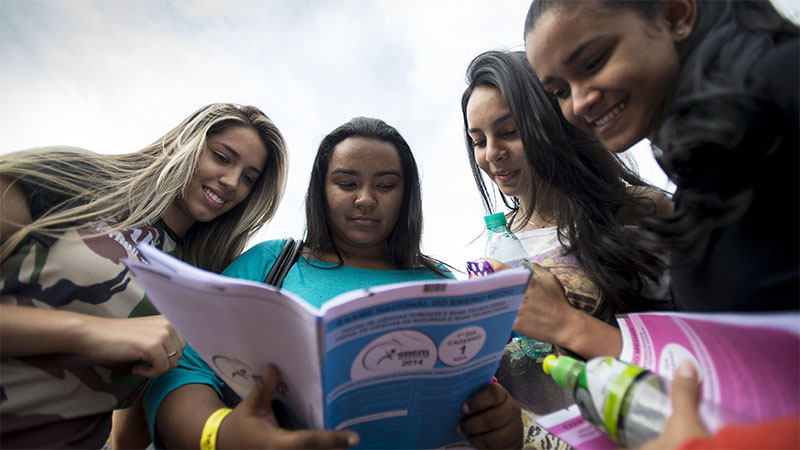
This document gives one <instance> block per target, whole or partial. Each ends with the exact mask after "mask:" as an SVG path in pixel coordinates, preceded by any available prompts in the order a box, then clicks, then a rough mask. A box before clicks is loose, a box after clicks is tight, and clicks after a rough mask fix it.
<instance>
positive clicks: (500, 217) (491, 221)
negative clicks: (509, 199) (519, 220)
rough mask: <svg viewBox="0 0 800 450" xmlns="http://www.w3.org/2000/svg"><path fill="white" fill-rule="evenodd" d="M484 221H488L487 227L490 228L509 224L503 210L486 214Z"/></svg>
mask: <svg viewBox="0 0 800 450" xmlns="http://www.w3.org/2000/svg"><path fill="white" fill-rule="evenodd" d="M483 221H484V222H486V228H488V229H490V230H491V229H492V228H497V227H504V226H506V224H508V222H506V214H505V213H501V212H499V213H497V214H492V215H491V216H486V217H484V218H483Z"/></svg>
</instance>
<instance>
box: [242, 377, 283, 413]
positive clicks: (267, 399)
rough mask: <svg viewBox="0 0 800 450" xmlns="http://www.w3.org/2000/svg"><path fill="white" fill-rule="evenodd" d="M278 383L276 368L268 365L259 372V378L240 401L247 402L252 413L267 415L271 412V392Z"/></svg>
mask: <svg viewBox="0 0 800 450" xmlns="http://www.w3.org/2000/svg"><path fill="white" fill-rule="evenodd" d="M277 385H278V369H277V368H276V367H275V366H273V365H269V366H267V367H265V368H264V371H263V372H262V373H261V379H260V380H259V381H258V383H256V386H255V387H254V388H253V390H252V391H251V392H250V394H249V395H248V396H247V398H246V399H244V401H243V402H242V403H246V404H247V408H248V409H250V410H251V411H252V412H253V414H255V415H257V416H269V415H271V414H272V407H271V403H272V393H273V392H275V387H276V386H277Z"/></svg>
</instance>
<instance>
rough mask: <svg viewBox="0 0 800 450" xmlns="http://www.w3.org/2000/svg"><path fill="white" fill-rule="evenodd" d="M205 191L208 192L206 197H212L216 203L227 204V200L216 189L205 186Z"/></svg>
mask: <svg viewBox="0 0 800 450" xmlns="http://www.w3.org/2000/svg"><path fill="white" fill-rule="evenodd" d="M203 192H204V193H205V194H206V197H208V198H209V199H211V201H213V202H214V203H216V204H217V205H219V206H222V205H224V204H225V202H227V200H225V199H224V198H222V197H220V196H219V195H217V194H216V193H215V192H214V191H212V190H211V189H209V188H206V187H204V188H203Z"/></svg>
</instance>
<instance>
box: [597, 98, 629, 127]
mask: <svg viewBox="0 0 800 450" xmlns="http://www.w3.org/2000/svg"><path fill="white" fill-rule="evenodd" d="M625 106H627V105H626V104H625V102H620V103H619V104H618V105H617V106H615V107H613V108H611V111H609V112H608V113H606V115H605V116H603V117H601V118H599V119H597V120H595V121H594V122H590V123H591V124H592V126H594V127H602V126H603V125H605V124H607V123H608V122H611V120H612V119H614V118H615V117H617V116H618V115H619V113H621V112H622V111H623V110H624V109H625Z"/></svg>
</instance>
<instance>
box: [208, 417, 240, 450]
mask: <svg viewBox="0 0 800 450" xmlns="http://www.w3.org/2000/svg"><path fill="white" fill-rule="evenodd" d="M231 411H233V410H232V409H231V408H220V409H218V410H216V411H214V413H212V414H211V415H210V416H208V419H207V420H206V424H205V425H204V426H203V434H202V436H200V450H215V449H216V448H217V432H219V425H220V424H221V423H222V419H224V418H225V416H227V415H228V414H229V413H230V412H231Z"/></svg>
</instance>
